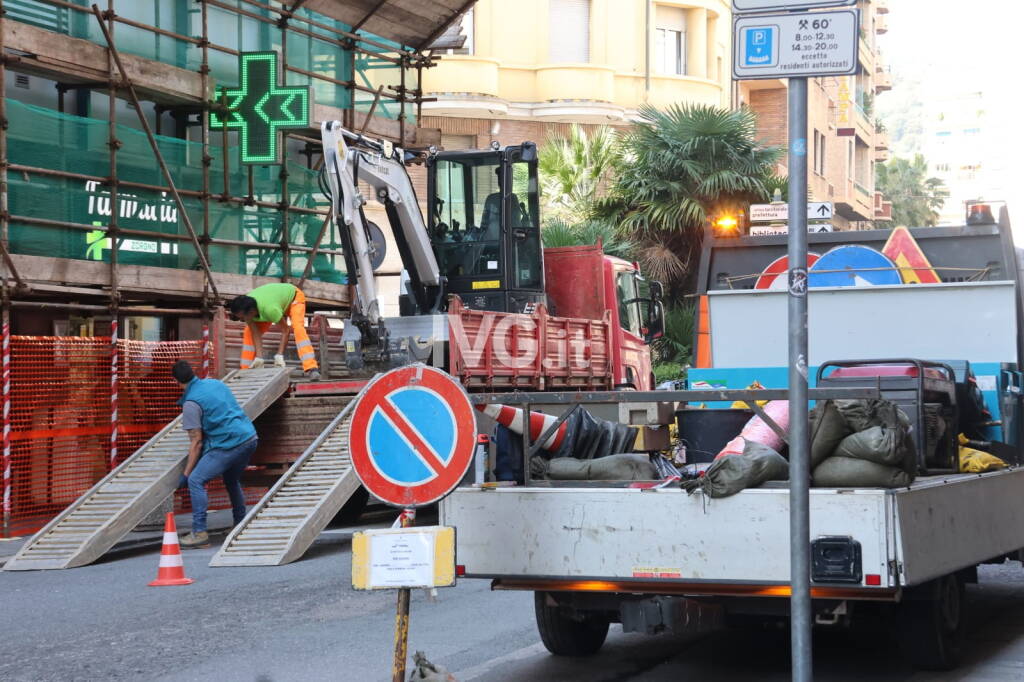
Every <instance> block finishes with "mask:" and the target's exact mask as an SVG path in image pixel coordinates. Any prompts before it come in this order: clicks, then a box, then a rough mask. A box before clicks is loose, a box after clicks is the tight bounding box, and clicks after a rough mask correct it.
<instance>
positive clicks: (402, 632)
mask: <svg viewBox="0 0 1024 682" xmlns="http://www.w3.org/2000/svg"><path fill="white" fill-rule="evenodd" d="M399 520H400V523H401V526H402V528H408V527H409V526H412V525H413V524H414V523H415V522H416V510H415V509H403V510H402V515H401V516H400V517H399ZM407 658H409V588H408V587H403V588H401V589H399V590H398V610H397V612H396V613H395V660H394V663H393V664H392V666H391V682H405V661H406V659H407Z"/></svg>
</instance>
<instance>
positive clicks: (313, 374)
mask: <svg viewBox="0 0 1024 682" xmlns="http://www.w3.org/2000/svg"><path fill="white" fill-rule="evenodd" d="M306 378H307V379H309V380H310V381H320V371H319V370H315V369H311V370H307V371H306Z"/></svg>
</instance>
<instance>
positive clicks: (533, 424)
mask: <svg viewBox="0 0 1024 682" xmlns="http://www.w3.org/2000/svg"><path fill="white" fill-rule="evenodd" d="M476 409H478V410H480V411H481V412H483V413H484V414H486V415H487V416H488V417H490V418H491V419H493V420H494V421H496V422H498V423H499V424H501V425H502V426H504V427H506V428H508V429H509V430H510V431H512V432H513V433H518V434H519V435H523V410H520V409H519V408H518V407H510V406H509V405H497V404H490V405H477V406H476ZM557 420H558V418H557V417H554V416H552V415H550V414H542V413H540V412H530V440H531V441H534V442H536V440H537V439H538V438H540V437H541V436H542V435H543V434H544V432H545V431H547V430H548V428H549V427H550V426H551V425H552V424H554V423H555V422H556V421H557ZM568 428H569V424H568V422H562V425H561V426H559V427H558V429H557V430H556V431H555V432H554V433H552V434H551V435H550V436H548V439H547V440H546V441H544V444H543V445H541V447H542V448H543V449H545V450H549V451H551V452H554V451H556V450H558V448H560V447H561V446H562V441H563V440H565V432H566V430H567V429H568Z"/></svg>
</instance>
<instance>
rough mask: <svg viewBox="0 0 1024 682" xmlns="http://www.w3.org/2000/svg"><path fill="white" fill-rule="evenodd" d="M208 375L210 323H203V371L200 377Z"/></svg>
mask: <svg viewBox="0 0 1024 682" xmlns="http://www.w3.org/2000/svg"><path fill="white" fill-rule="evenodd" d="M209 376H210V325H208V324H206V323H203V371H202V373H201V374H200V375H199V378H200V379H206V378H209Z"/></svg>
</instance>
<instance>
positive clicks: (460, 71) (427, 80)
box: [423, 55, 508, 117]
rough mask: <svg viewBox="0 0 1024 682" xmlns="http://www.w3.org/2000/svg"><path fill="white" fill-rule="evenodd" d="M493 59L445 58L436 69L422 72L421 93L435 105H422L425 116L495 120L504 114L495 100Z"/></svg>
mask: <svg viewBox="0 0 1024 682" xmlns="http://www.w3.org/2000/svg"><path fill="white" fill-rule="evenodd" d="M498 65H499V62H498V60H496V59H487V58H484V57H474V56H470V55H446V56H445V57H444V58H443V59H442V60H441V62H440V64H438V65H437V66H436V67H434V68H432V69H425V70H424V71H423V90H424V93H426V94H427V95H428V96H430V97H435V98H436V99H437V101H435V102H427V103H424V105H423V110H424V112H425V113H428V114H433V115H439V116H443V115H447V116H470V117H472V116H495V115H502V114H507V113H508V102H507V101H505V100H503V99H501V98H500V97H498Z"/></svg>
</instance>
